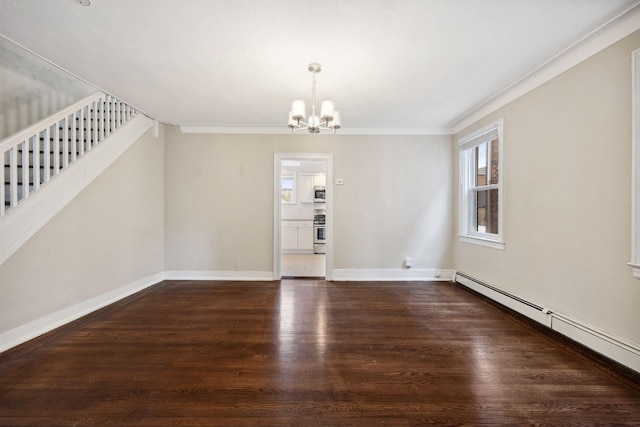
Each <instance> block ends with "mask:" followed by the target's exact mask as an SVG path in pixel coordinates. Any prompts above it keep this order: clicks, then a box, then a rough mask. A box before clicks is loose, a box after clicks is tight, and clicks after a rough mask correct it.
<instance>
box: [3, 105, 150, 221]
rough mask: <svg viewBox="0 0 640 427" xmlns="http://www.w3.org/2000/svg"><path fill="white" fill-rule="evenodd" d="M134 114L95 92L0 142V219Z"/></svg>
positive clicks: (132, 110)
mask: <svg viewBox="0 0 640 427" xmlns="http://www.w3.org/2000/svg"><path fill="white" fill-rule="evenodd" d="M137 113H138V112H137V111H136V110H135V109H134V108H132V107H131V106H129V105H127V104H125V103H124V102H122V101H120V100H118V99H116V98H114V97H112V96H111V95H107V94H105V93H101V92H99V93H97V94H94V95H91V96H89V97H87V98H85V99H83V100H81V101H79V102H77V103H75V104H73V105H71V106H69V107H67V108H65V109H64V110H61V111H59V112H58V113H56V114H54V115H52V116H50V117H48V118H46V119H44V120H42V121H40V122H38V123H36V124H34V125H32V126H29V127H28V128H26V129H23V130H21V131H20V132H17V133H15V134H13V135H10V136H8V137H7V138H5V139H3V140H2V141H0V155H1V156H2V161H3V165H4V168H3V169H4V170H3V173H2V174H0V218H2V217H3V216H5V215H6V214H7V213H8V212H9V211H11V210H13V209H15V208H16V206H18V205H19V204H20V203H21V202H22V201H23V200H25V199H27V198H28V197H29V195H30V194H32V193H34V192H35V191H38V190H39V189H40V188H42V187H43V186H44V185H46V184H47V183H48V182H49V181H51V179H53V178H54V177H55V176H56V175H58V174H59V173H60V172H61V171H62V170H64V169H66V168H67V167H69V166H70V165H72V164H73V163H74V162H76V161H78V159H80V158H81V157H82V156H84V155H85V154H87V153H88V152H89V151H91V149H92V148H94V147H95V146H96V145H98V144H99V143H101V142H102V141H104V140H105V139H106V138H107V137H108V136H109V135H110V134H111V133H113V132H115V131H116V130H117V129H118V128H119V127H121V126H122V125H124V124H125V123H126V122H127V121H129V120H131V119H132V118H133V117H134V116H135V115H136V114H137Z"/></svg>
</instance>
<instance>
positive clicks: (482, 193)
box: [474, 189, 499, 234]
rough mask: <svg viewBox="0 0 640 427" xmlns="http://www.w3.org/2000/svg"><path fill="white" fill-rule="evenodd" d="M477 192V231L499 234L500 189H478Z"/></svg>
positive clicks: (475, 222) (475, 223) (475, 226)
mask: <svg viewBox="0 0 640 427" xmlns="http://www.w3.org/2000/svg"><path fill="white" fill-rule="evenodd" d="M475 193H476V197H475V221H474V229H475V231H477V232H478V233H490V234H498V226H499V224H498V190H497V189H494V190H478V191H476V192H475Z"/></svg>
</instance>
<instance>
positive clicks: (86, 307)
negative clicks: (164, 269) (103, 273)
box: [0, 273, 164, 353]
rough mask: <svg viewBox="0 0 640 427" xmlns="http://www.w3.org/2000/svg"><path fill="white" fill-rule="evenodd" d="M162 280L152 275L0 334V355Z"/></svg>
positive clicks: (161, 275)
mask: <svg viewBox="0 0 640 427" xmlns="http://www.w3.org/2000/svg"><path fill="white" fill-rule="evenodd" d="M163 280H164V273H158V274H154V275H153V276H149V277H145V278H144V279H141V280H138V281H136V282H133V283H130V284H128V285H126V286H122V287H120V288H117V289H114V290H112V291H109V292H107V293H105V294H102V295H99V296H97V297H94V298H90V299H88V300H86V301H83V302H81V303H78V304H75V305H72V306H71V307H67V308H65V309H62V310H60V311H57V312H55V313H51V314H49V315H47V316H44V317H41V318H39V319H36V320H34V321H31V322H29V323H26V324H24V325H22V326H18V327H17V328H14V329H11V330H9V331H7V332H3V333H2V334H0V353H1V352H3V351H6V350H8V349H10V348H12V347H15V346H17V345H20V344H22V343H25V342H27V341H29V340H31V339H33V338H36V337H38V336H40V335H42V334H45V333H47V332H50V331H52V330H54V329H56V328H58V327H60V326H62V325H65V324H67V323H70V322H72V321H74V320H76V319H79V318H81V317H82V316H85V315H87V314H89V313H91V312H93V311H96V310H99V309H101V308H103V307H106V306H107V305H109V304H113V303H114V302H117V301H119V300H121V299H123V298H126V297H128V296H130V295H133V294H135V293H136V292H139V291H141V290H143V289H146V288H148V287H150V286H153V285H155V284H157V283H159V282H161V281H163Z"/></svg>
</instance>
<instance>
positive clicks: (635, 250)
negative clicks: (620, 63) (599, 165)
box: [629, 49, 640, 279]
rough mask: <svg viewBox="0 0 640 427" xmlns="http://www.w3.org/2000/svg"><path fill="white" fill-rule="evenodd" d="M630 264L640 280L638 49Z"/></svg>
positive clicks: (638, 58) (635, 58) (639, 54)
mask: <svg viewBox="0 0 640 427" xmlns="http://www.w3.org/2000/svg"><path fill="white" fill-rule="evenodd" d="M631 84H632V90H631V98H632V102H631V111H632V113H631V114H632V115H631V117H632V118H631V123H632V131H631V141H632V142H631V170H632V178H631V262H629V265H630V266H631V267H632V268H633V276H634V277H635V278H638V279H640V49H638V50H636V51H634V52H633V53H632V54H631Z"/></svg>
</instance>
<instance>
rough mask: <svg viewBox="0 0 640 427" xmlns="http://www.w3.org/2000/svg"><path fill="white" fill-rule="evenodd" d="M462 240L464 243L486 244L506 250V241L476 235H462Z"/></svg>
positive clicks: (489, 246)
mask: <svg viewBox="0 0 640 427" xmlns="http://www.w3.org/2000/svg"><path fill="white" fill-rule="evenodd" d="M460 241H461V242H464V243H471V244H474V245H480V246H486V247H488V248H493V249H498V250H501V251H504V243H503V242H498V241H496V240H489V239H484V238H482V237H476V236H460Z"/></svg>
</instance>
